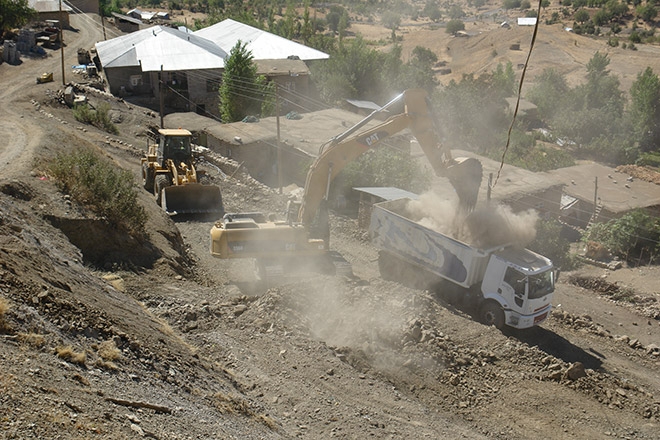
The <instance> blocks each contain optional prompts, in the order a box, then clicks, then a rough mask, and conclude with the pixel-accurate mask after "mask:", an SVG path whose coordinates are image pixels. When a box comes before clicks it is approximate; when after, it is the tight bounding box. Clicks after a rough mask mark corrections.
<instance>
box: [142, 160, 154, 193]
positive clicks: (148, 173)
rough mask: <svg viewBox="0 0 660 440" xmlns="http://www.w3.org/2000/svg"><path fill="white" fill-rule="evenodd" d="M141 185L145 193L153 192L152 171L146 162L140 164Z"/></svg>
mask: <svg viewBox="0 0 660 440" xmlns="http://www.w3.org/2000/svg"><path fill="white" fill-rule="evenodd" d="M142 185H143V186H144V189H146V190H147V191H150V192H151V191H153V190H154V170H153V168H151V167H150V166H149V164H147V163H146V162H145V163H143V164H142Z"/></svg>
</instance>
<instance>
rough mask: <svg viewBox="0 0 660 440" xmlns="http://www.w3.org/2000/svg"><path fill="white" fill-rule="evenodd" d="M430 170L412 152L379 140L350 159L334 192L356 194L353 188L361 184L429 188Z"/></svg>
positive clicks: (351, 195) (336, 181) (337, 179)
mask: <svg viewBox="0 0 660 440" xmlns="http://www.w3.org/2000/svg"><path fill="white" fill-rule="evenodd" d="M430 182H431V178H430V174H429V173H428V172H425V171H422V170H420V167H419V164H418V163H417V162H416V160H415V159H414V158H412V157H411V156H410V155H409V154H407V153H404V152H402V151H399V150H397V149H395V148H391V147H388V146H387V145H384V144H379V146H378V147H376V148H375V149H371V150H369V151H367V152H366V153H364V154H363V155H362V156H360V157H358V158H357V160H354V161H353V162H351V163H349V164H348V165H347V166H346V167H345V168H344V169H343V170H342V171H341V173H339V174H338V175H337V177H336V178H335V180H334V182H333V185H332V188H331V194H332V195H334V196H335V197H336V195H338V194H343V195H344V196H345V197H346V198H347V199H349V200H350V199H352V198H354V196H355V194H354V191H353V190H352V189H353V188H355V187H361V186H393V187H396V188H401V189H405V190H408V191H412V192H416V193H419V192H422V191H424V190H426V189H428V186H429V184H430Z"/></svg>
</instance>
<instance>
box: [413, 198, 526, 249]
mask: <svg viewBox="0 0 660 440" xmlns="http://www.w3.org/2000/svg"><path fill="white" fill-rule="evenodd" d="M406 208H407V211H408V212H407V214H408V218H410V219H411V220H413V221H416V222H418V223H419V224H421V225H423V226H425V227H427V228H429V229H432V230H434V231H437V232H440V233H442V234H445V235H449V236H450V237H452V238H455V239H456V240H459V241H462V242H464V243H468V244H470V245H472V246H476V247H479V248H483V249H488V248H491V247H496V246H501V245H507V244H508V245H512V246H515V247H520V248H524V247H526V246H527V245H529V244H530V243H531V242H532V241H533V240H534V238H536V223H537V221H538V218H539V217H538V213H537V212H536V211H535V210H533V209H529V210H526V211H521V212H513V211H512V210H511V208H510V207H508V206H505V205H501V204H498V203H496V202H492V201H491V202H488V203H485V204H482V205H480V206H477V208H476V209H475V210H474V211H473V212H471V213H469V214H465V213H464V212H463V211H462V210H460V209H459V207H458V201H457V200H447V199H442V198H441V197H439V196H438V195H437V194H435V193H433V192H427V193H425V194H422V195H421V196H420V197H419V199H418V200H411V201H410V202H409V203H408V205H407V207H406Z"/></svg>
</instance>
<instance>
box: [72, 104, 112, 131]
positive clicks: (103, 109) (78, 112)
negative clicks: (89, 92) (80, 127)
mask: <svg viewBox="0 0 660 440" xmlns="http://www.w3.org/2000/svg"><path fill="white" fill-rule="evenodd" d="M73 117H74V118H76V120H77V121H80V122H83V123H85V124H90V125H93V126H95V127H98V128H100V129H102V130H104V131H106V132H108V133H111V134H117V133H119V130H118V129H117V126H116V125H115V124H114V123H113V122H112V119H111V118H110V104H108V103H105V102H104V103H102V104H101V105H99V107H98V108H97V109H96V110H94V109H92V108H90V106H89V105H87V104H80V105H76V106H75V107H74V108H73Z"/></svg>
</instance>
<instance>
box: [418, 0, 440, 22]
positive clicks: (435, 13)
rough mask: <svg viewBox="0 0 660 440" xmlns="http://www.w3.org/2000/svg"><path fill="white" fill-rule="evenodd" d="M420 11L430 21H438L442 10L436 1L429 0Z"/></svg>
mask: <svg viewBox="0 0 660 440" xmlns="http://www.w3.org/2000/svg"><path fill="white" fill-rule="evenodd" d="M422 13H423V14H424V15H426V16H427V17H428V18H429V20H431V21H438V20H440V18H441V17H442V12H441V11H440V7H439V6H438V4H437V2H435V1H432V0H429V1H427V2H426V4H425V5H424V9H423V10H422Z"/></svg>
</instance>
